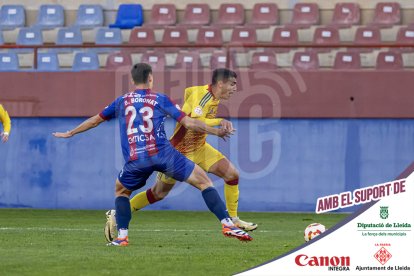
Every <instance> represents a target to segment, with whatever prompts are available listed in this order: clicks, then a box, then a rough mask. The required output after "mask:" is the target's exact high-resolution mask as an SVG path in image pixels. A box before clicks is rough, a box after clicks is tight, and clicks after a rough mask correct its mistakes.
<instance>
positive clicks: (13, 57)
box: [0, 52, 19, 72]
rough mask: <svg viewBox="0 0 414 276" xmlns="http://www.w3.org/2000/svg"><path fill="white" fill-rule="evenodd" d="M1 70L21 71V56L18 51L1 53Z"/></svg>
mask: <svg viewBox="0 0 414 276" xmlns="http://www.w3.org/2000/svg"><path fill="white" fill-rule="evenodd" d="M0 71H1V72H4V71H19V58H18V57H17V54H16V53H10V52H9V53H0Z"/></svg>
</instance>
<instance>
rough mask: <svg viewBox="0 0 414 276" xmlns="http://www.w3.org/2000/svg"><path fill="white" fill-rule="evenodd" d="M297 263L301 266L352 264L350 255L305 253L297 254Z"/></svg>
mask: <svg viewBox="0 0 414 276" xmlns="http://www.w3.org/2000/svg"><path fill="white" fill-rule="evenodd" d="M295 263H296V264H297V265H299V266H306V265H309V266H350V264H351V261H350V258H349V256H348V257H344V256H342V257H337V256H334V257H315V256H312V257H309V256H307V255H305V254H301V255H297V256H296V258H295Z"/></svg>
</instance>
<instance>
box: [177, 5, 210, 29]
mask: <svg viewBox="0 0 414 276" xmlns="http://www.w3.org/2000/svg"><path fill="white" fill-rule="evenodd" d="M208 24H210V7H209V5H208V4H188V5H187V6H186V7H185V11H184V18H183V21H182V22H181V23H179V25H183V26H188V27H190V26H203V25H208Z"/></svg>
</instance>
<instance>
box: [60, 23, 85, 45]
mask: <svg viewBox="0 0 414 276" xmlns="http://www.w3.org/2000/svg"><path fill="white" fill-rule="evenodd" d="M82 43H83V39H82V33H81V30H80V28H79V27H77V26H72V27H63V28H60V29H59V30H58V33H57V37H56V44H57V45H82Z"/></svg>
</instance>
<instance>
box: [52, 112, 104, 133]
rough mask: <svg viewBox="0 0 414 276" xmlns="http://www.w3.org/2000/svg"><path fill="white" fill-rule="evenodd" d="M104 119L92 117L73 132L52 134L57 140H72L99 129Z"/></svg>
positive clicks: (97, 116)
mask: <svg viewBox="0 0 414 276" xmlns="http://www.w3.org/2000/svg"><path fill="white" fill-rule="evenodd" d="M103 121H104V119H102V118H101V116H99V114H98V115H95V116H93V117H90V118H89V119H87V120H85V121H84V122H83V123H81V124H80V125H78V126H77V127H75V128H74V129H72V130H68V131H66V132H54V133H52V134H53V136H55V137H57V138H70V137H72V136H74V135H76V134H78V133H81V132H84V131H87V130H89V129H91V128H94V127H97V126H98V125H99V124H100V123H102V122H103Z"/></svg>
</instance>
